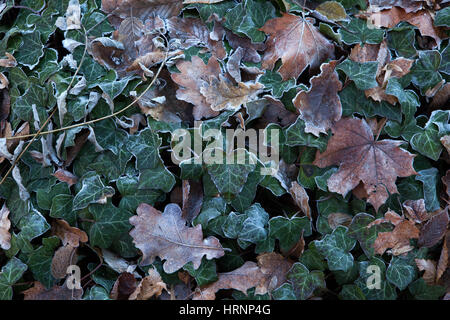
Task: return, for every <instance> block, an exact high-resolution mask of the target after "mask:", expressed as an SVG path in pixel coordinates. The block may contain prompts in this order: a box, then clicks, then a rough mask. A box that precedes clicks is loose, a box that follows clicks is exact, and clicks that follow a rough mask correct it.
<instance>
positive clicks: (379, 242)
mask: <svg viewBox="0 0 450 320" xmlns="http://www.w3.org/2000/svg"><path fill="white" fill-rule="evenodd" d="M377 220H378V221H379V223H381V222H386V221H389V222H391V223H392V224H393V225H394V226H395V228H394V230H392V231H389V232H380V233H378V236H377V238H376V239H375V242H374V244H373V247H374V249H375V253H376V254H379V255H382V254H383V253H384V252H385V251H386V250H387V249H388V248H392V254H393V255H400V254H403V253H405V252H408V251H411V250H412V249H413V247H412V246H410V244H409V240H410V239H417V238H419V229H418V228H417V227H416V226H415V223H414V222H413V221H409V220H406V219H404V218H403V217H400V216H399V215H397V214H396V213H395V212H393V211H390V210H389V211H388V212H387V213H386V214H385V217H384V218H382V219H377ZM377 220H375V221H374V222H372V223H371V224H369V225H368V226H367V227H368V228H369V227H371V226H373V225H374V224H376V221H377Z"/></svg>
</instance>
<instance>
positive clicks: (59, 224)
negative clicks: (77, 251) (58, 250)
mask: <svg viewBox="0 0 450 320" xmlns="http://www.w3.org/2000/svg"><path fill="white" fill-rule="evenodd" d="M52 231H53V233H54V234H55V235H56V236H57V237H58V238H59V239H61V241H62V243H63V245H64V246H65V245H67V244H68V245H70V246H72V247H74V248H76V247H78V246H79V244H80V242H87V241H88V240H89V239H88V236H87V234H86V232H84V231H83V230H80V229H78V228H76V227H71V226H70V225H69V224H68V223H67V221H65V220H62V219H56V220H55V221H54V223H53V225H52Z"/></svg>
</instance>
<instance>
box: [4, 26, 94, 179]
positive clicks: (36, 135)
mask: <svg viewBox="0 0 450 320" xmlns="http://www.w3.org/2000/svg"><path fill="white" fill-rule="evenodd" d="M82 28H83V30H84V36H85V43H84V52H83V56H82V57H81V60H80V64H79V65H78V68H77V70H76V71H75V74H74V75H73V77H72V80H71V81H70V83H69V86H68V87H67V91H69V90H70V88H71V86H72V84H73V81H74V80H75V77H76V76H77V74H78V72H79V71H80V69H81V65H82V64H83V61H84V57H85V56H86V51H87V45H88V44H87V33H86V29H85V28H84V26H82ZM56 110H58V106H56V107H55V108H54V109H53V111H52V113H50V115H49V116H48V118H47V120H45V121H44V124H43V125H42V126H41V127H40V128H39V130H38V131H37V132H36V133H34V134H32V135H31V141H30V142H28V144H27V145H26V147H25V148H23V150H22V152H20V154H19V155H18V156H17V158H16V159H14V162H13V163H12V164H11V167H9V169H8V171H7V172H6V174H5V175H4V176H3V178H2V180H1V181H0V185H1V184H3V182H5V180H6V178H7V177H8V176H9V174H10V173H11V171H12V170H13V169H14V167H15V166H16V165H17V163H18V162H19V160H20V158H22V156H23V155H24V154H25V152H27V150H28V148H30V146H31V144H32V143H33V142H34V141H35V140H36V138H37V137H38V136H40V135H41V132H42V130H44V128H45V127H46V126H47V124H48V123H49V122H50V120H51V119H52V118H53V116H54V114H55V113H56Z"/></svg>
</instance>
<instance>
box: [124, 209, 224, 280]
mask: <svg viewBox="0 0 450 320" xmlns="http://www.w3.org/2000/svg"><path fill="white" fill-rule="evenodd" d="M130 223H131V224H132V225H133V226H134V228H133V229H132V230H131V231H130V235H131V237H132V238H133V243H134V244H135V246H136V248H138V249H140V250H141V252H142V262H141V264H142V265H149V264H151V263H152V262H153V261H154V259H155V257H157V256H158V257H160V258H161V260H165V262H164V264H163V269H164V271H165V272H167V273H173V272H175V271H176V270H178V269H180V268H181V267H183V266H184V265H185V264H186V263H188V262H192V263H193V266H194V269H198V267H199V266H200V263H201V260H202V257H203V256H206V259H214V258H220V257H222V256H223V255H224V254H225V252H224V250H223V248H222V246H221V245H220V242H219V240H218V239H217V238H215V237H212V236H210V237H208V238H205V239H203V232H202V229H201V228H202V227H201V225H200V224H199V225H197V226H195V227H193V228H190V227H187V226H186V221H185V220H183V218H182V217H181V209H180V207H179V206H178V205H176V204H168V205H167V206H166V208H165V210H164V212H163V213H161V212H160V211H158V210H156V209H155V208H153V207H152V206H150V205H148V204H145V203H142V204H140V205H139V207H138V208H137V216H133V217H131V218H130Z"/></svg>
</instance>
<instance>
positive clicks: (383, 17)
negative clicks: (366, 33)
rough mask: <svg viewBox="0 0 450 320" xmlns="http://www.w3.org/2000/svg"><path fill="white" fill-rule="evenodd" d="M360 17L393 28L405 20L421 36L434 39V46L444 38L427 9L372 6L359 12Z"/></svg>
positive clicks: (377, 24)
mask: <svg viewBox="0 0 450 320" xmlns="http://www.w3.org/2000/svg"><path fill="white" fill-rule="evenodd" d="M359 16H360V17H362V18H365V19H367V20H369V21H370V22H371V23H372V24H373V25H375V26H376V27H378V28H379V27H384V28H393V27H395V26H396V25H397V24H398V23H399V22H401V21H406V22H408V23H410V24H412V25H413V26H416V27H417V28H418V29H419V31H420V33H421V35H422V36H428V37H431V38H433V39H434V42H435V43H434V46H439V45H440V43H441V41H442V39H443V38H445V34H444V33H443V31H442V30H441V29H440V28H438V27H435V26H434V24H433V20H434V19H433V16H432V15H431V13H430V11H428V10H420V11H416V12H406V11H405V10H404V9H402V8H399V7H392V8H390V9H387V10H381V11H376V10H374V8H369V10H367V11H365V12H364V13H361V14H360V15H359Z"/></svg>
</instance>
